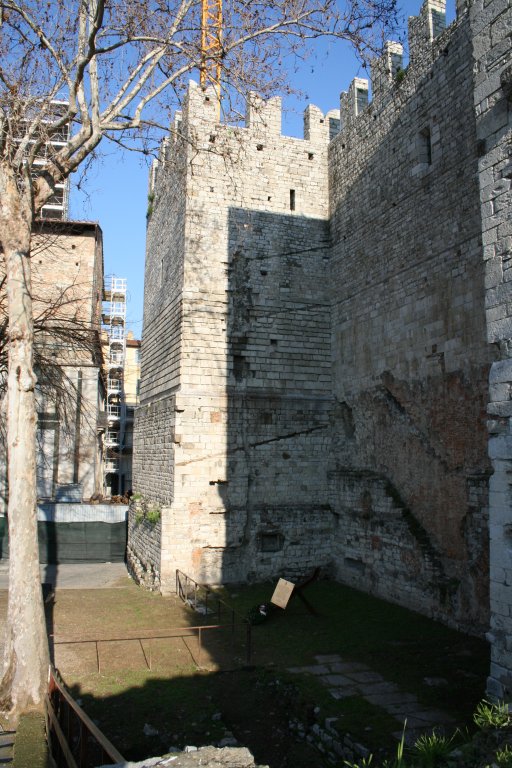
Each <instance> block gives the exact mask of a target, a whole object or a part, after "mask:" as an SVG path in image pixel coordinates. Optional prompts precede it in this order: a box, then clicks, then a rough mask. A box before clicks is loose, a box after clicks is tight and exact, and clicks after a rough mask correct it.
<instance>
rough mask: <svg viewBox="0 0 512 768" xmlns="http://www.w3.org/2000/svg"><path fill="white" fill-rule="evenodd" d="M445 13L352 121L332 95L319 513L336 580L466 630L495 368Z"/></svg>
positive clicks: (453, 31) (476, 586)
mask: <svg viewBox="0 0 512 768" xmlns="http://www.w3.org/2000/svg"><path fill="white" fill-rule="evenodd" d="M443 10H444V9H443V8H442V6H441V5H440V3H438V2H436V3H435V4H433V3H431V2H427V3H426V4H425V5H424V6H423V9H422V12H421V15H420V16H419V17H418V18H415V19H412V20H411V24H410V44H411V61H410V64H409V67H408V68H407V70H406V71H405V72H403V71H402V72H400V58H399V57H400V47H399V46H397V45H389V46H388V48H387V50H386V52H385V54H384V57H383V60H382V61H381V62H378V63H377V64H376V65H375V66H374V68H373V70H372V71H373V72H374V73H377V74H378V80H377V88H376V89H375V88H374V99H373V101H372V103H371V104H370V106H369V107H368V108H367V109H366V110H365V111H364V112H362V113H360V114H358V115H356V114H355V111H356V106H357V101H356V99H355V97H354V96H353V95H352V96H351V94H350V93H349V95H348V96H345V97H343V99H342V123H343V125H344V128H343V130H342V131H341V133H340V135H339V136H338V137H337V138H336V139H335V140H334V141H333V142H332V144H331V146H330V163H329V170H330V181H331V215H332V220H331V223H332V237H333V242H334V246H333V257H334V258H333V283H334V284H335V286H336V289H335V293H334V299H333V329H332V332H333V345H334V346H333V366H334V368H333V378H334V391H335V395H336V398H337V400H338V402H339V403H340V407H339V410H338V411H337V416H336V423H335V426H334V434H333V449H334V456H335V461H336V469H335V472H334V478H335V480H334V488H335V490H334V493H333V499H332V505H333V508H334V510H335V511H336V512H337V513H338V514H339V515H340V531H342V532H343V533H342V536H341V538H340V551H339V556H338V558H337V559H336V562H337V565H338V571H337V572H338V575H339V577H340V578H341V579H342V580H344V581H347V580H348V581H350V582H351V583H358V584H359V585H360V586H362V587H364V588H365V589H372V591H374V592H376V593H377V594H380V595H382V596H383V597H387V598H391V599H394V600H397V601H398V602H402V603H404V604H406V605H409V606H410V607H413V608H417V609H419V610H422V611H424V612H426V613H430V614H431V615H434V616H438V617H440V618H443V619H444V620H445V621H449V622H451V623H456V624H458V625H459V626H466V627H468V628H469V629H471V630H472V631H480V632H481V631H483V629H484V628H485V626H486V622H487V587H486V584H487V568H488V561H487V535H486V528H487V509H486V507H487V499H486V478H487V476H488V474H489V469H490V468H489V463H488V460H487V457H486V431H485V422H484V418H483V414H484V409H485V403H486V399H487V394H486V390H487V371H488V367H489V364H490V362H491V360H492V356H491V351H490V348H489V347H488V345H487V340H486V336H485V319H484V277H483V265H482V260H481V248H480V205H479V200H478V189H477V182H476V175H475V172H476V167H477V154H476V153H477V138H476V133H475V126H474V118H473V110H472V92H473V82H472V61H471V38H470V28H469V22H468V18H467V16H464V17H461V18H460V19H459V20H458V21H457V22H455V23H454V24H453V25H452V26H451V27H450V29H448V30H446V31H442V30H443V24H442V20H441V19H440V18H439V14H440V13H441V11H443ZM435 31H437V32H439V31H440V34H439V36H438V37H437V38H436V39H434V40H433V39H432V37H433V34H434V32H435ZM364 90H365V86H364V81H356V83H355V84H354V86H353V88H352V92H354V91H359V92H363V91H364ZM368 472H369V473H370V474H369V475H368V474H367V473H368ZM347 474H348V476H349V477H350V478H351V482H350V486H351V491H350V494H348V497H347V493H346V490H345V489H346V477H347ZM389 497H391V498H392V499H395V501H396V505H397V508H396V509H395V508H392V509H391V510H390V511H388V512H385V507H386V505H389ZM364 507H366V508H367V509H368V510H369V511H368V513H367V515H366V516H365V514H363V512H362V508H364ZM354 574H356V575H354Z"/></svg>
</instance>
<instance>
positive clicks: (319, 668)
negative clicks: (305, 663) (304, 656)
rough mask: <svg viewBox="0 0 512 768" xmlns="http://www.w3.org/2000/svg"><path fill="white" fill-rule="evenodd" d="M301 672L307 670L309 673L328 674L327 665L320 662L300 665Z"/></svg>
mask: <svg viewBox="0 0 512 768" xmlns="http://www.w3.org/2000/svg"><path fill="white" fill-rule="evenodd" d="M299 669H300V671H301V672H307V673H308V674H309V675H328V674H329V672H330V669H329V667H325V666H323V665H322V664H316V666H314V667H300V668H299Z"/></svg>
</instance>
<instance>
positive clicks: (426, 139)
mask: <svg viewBox="0 0 512 768" xmlns="http://www.w3.org/2000/svg"><path fill="white" fill-rule="evenodd" d="M419 160H420V163H425V164H426V165H432V138H431V135H430V128H424V129H423V130H422V131H421V132H420V158H419Z"/></svg>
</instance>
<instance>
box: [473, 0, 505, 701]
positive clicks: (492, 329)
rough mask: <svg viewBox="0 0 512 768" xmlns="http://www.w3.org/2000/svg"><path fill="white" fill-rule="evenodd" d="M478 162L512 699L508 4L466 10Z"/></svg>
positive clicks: (494, 689)
mask: <svg viewBox="0 0 512 768" xmlns="http://www.w3.org/2000/svg"><path fill="white" fill-rule="evenodd" d="M469 16H470V22H471V31H472V35H473V56H474V59H475V91H474V109H475V114H476V131H477V139H478V148H479V154H480V159H479V163H478V178H479V184H480V199H481V202H482V206H481V211H482V243H483V256H484V264H485V287H486V296H485V299H486V317H487V335H488V341H489V342H490V343H491V344H494V345H495V346H496V347H497V349H498V350H499V359H498V360H497V361H496V362H495V363H493V365H492V368H491V372H490V377H489V382H490V388H489V395H490V396H489V405H488V413H489V417H490V421H489V432H490V439H489V455H490V458H491V461H492V466H493V470H494V474H493V476H492V477H491V480H490V494H489V522H490V560H491V569H490V597H491V628H490V632H489V639H490V641H491V647H492V656H491V672H490V677H489V680H488V691H489V693H490V694H491V695H493V696H497V697H499V698H504V699H506V700H510V696H511V695H512V595H511V592H512V589H511V587H512V562H511V558H510V552H511V550H510V533H511V528H510V526H511V521H512V515H511V500H512V493H511V483H512V479H511V478H512V442H511V437H510V434H511V427H512V422H511V416H512V403H511V391H512V389H511V388H512V343H511V340H512V313H511V302H510V296H511V282H510V280H511V277H512V270H511V268H510V265H511V264H512V191H511V188H512V37H511V34H510V31H511V29H512V6H511V4H510V2H507V0H490V2H485V3H484V2H481V1H480V0H476V2H474V3H472V4H471V6H470V9H469Z"/></svg>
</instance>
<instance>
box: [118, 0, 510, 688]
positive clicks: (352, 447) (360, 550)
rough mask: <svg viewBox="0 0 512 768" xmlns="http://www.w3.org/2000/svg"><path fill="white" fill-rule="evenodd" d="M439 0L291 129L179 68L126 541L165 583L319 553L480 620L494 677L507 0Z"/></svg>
mask: <svg viewBox="0 0 512 768" xmlns="http://www.w3.org/2000/svg"><path fill="white" fill-rule="evenodd" d="M444 10H445V9H444V4H443V3H442V2H439V1H438V0H426V2H425V3H424V5H423V7H422V10H421V12H420V14H419V16H418V17H413V18H412V19H410V24H409V48H410V60H409V64H408V66H407V68H404V65H403V62H402V50H401V47H400V46H399V45H398V44H396V43H390V44H388V45H387V46H386V48H385V51H384V54H383V56H382V58H381V59H379V60H377V61H376V62H374V66H373V67H372V100H371V102H369V100H368V89H369V88H368V82H367V81H365V80H362V79H359V78H356V79H355V80H354V82H353V83H352V85H351V87H350V89H349V91H348V93H346V94H342V97H341V103H340V111H339V112H337V111H332V112H329V113H328V114H327V115H323V114H322V113H321V112H320V110H318V109H317V108H315V107H312V106H310V107H309V108H308V110H307V111H306V113H305V120H304V125H305V129H304V139H302V140H301V139H294V138H290V137H286V136H282V135H281V130H280V124H281V114H280V103H279V100H278V99H273V100H270V101H269V102H267V103H261V102H258V100H257V99H256V98H255V99H254V100H253V102H252V103H251V104H250V105H249V108H248V113H247V116H246V123H245V127H244V128H233V127H229V126H225V125H219V124H218V122H217V118H216V104H215V94H214V93H213V91H206V92H203V91H201V90H200V89H199V88H197V87H194V86H193V85H191V87H190V89H189V92H188V96H187V101H186V103H185V106H184V110H183V114H182V115H181V114H178V115H177V117H176V121H175V125H174V126H173V130H172V131H171V135H170V137H169V139H168V140H167V141H166V142H165V144H164V146H163V148H162V154H161V158H160V161H159V163H158V164H157V166H156V168H155V169H154V171H153V174H152V180H151V185H152V186H151V192H152V194H153V195H154V199H153V205H152V212H151V217H150V221H149V224H148V240H147V255H146V275H145V307H144V327H143V337H142V348H143V361H142V372H141V393H140V407H139V409H138V411H137V416H136V430H135V450H134V490H135V491H137V492H138V493H139V494H140V495H141V497H142V499H143V500H144V499H145V500H147V503H148V504H149V503H151V504H152V505H154V504H158V505H159V508H160V510H161V519H160V522H159V523H158V524H157V525H154V526H145V527H144V528H143V529H141V527H140V526H139V527H136V526H135V525H134V523H133V515H132V522H131V524H130V528H131V531H132V535H131V539H130V541H129V560H130V562H131V563H132V568H133V570H134V572H136V573H137V574H138V575H139V577H140V578H141V580H142V581H146V582H148V581H151V582H152V583H153V584H154V585H156V586H158V587H159V588H161V589H162V590H164V591H165V590H169V589H172V588H173V585H174V572H175V569H176V568H180V569H182V570H184V571H185V572H187V573H189V574H190V575H192V576H193V577H194V578H196V579H197V580H199V581H206V582H210V583H212V582H213V583H218V582H228V581H246V580H253V579H262V578H267V577H272V578H275V577H276V576H278V575H286V576H288V577H290V578H292V579H293V578H295V577H297V576H298V575H299V574H303V573H305V572H306V571H308V570H309V569H311V568H313V567H315V566H323V567H324V568H326V569H329V571H330V573H331V574H332V575H333V576H334V577H335V578H338V579H340V580H342V581H344V582H346V583H349V584H353V585H354V586H357V587H359V588H361V589H365V590H367V591H370V592H373V593H374V594H377V595H380V596H382V597H384V598H386V599H390V600H393V601H396V602H398V603H401V604H403V605H405V606H408V607H410V608H413V609H415V610H418V611H421V612H423V613H425V614H427V615H430V616H432V617H435V618H438V619H441V620H443V621H445V622H447V623H449V624H451V625H452V626H456V627H458V628H460V629H464V630H466V631H470V632H473V633H476V634H483V633H484V632H486V631H487V630H488V628H489V622H491V634H490V635H489V636H490V638H491V640H492V642H493V654H494V659H493V667H492V670H491V677H490V682H489V688H490V690H492V691H494V692H496V693H497V694H499V695H507V693H508V692H509V691H510V690H511V688H512V686H511V682H510V670H512V658H511V657H510V655H509V651H508V644H509V638H510V629H512V627H509V626H508V624H507V622H508V621H509V618H508V617H509V607H510V605H511V604H512V596H511V595H510V586H509V585H510V583H511V578H512V569H511V564H510V563H509V555H508V551H509V550H508V548H507V544H506V542H507V535H508V533H507V531H508V527H507V526H509V524H510V520H511V508H510V507H511V505H510V495H509V493H510V491H509V486H508V480H507V478H508V474H507V472H508V469H509V462H510V459H511V455H510V454H511V451H512V448H511V447H510V441H509V438H508V437H507V435H508V431H509V416H510V414H509V410H508V409H509V407H510V406H509V395H508V393H509V391H510V384H509V382H510V363H509V360H510V342H509V339H510V319H509V314H508V310H507V307H508V306H510V300H509V299H510V289H509V287H508V284H507V282H508V272H507V259H508V258H509V257H510V242H511V234H512V233H511V232H510V217H511V201H510V183H511V181H510V178H511V176H510V155H509V152H510V145H511V122H512V117H511V114H512V112H511V102H510V98H511V91H512V86H511V84H510V83H511V72H510V55H511V41H510V36H509V35H508V33H507V29H508V30H509V29H510V25H511V23H512V19H511V11H510V9H509V8H508V6H506V4H505V5H503V4H500V3H499V2H495V3H492V2H491V3H490V4H487V5H486V7H485V9H484V7H483V3H478V2H474V3H472V4H471V5H470V7H466V6H463V4H462V3H461V4H460V6H459V8H458V9H457V19H456V20H455V22H454V23H453V24H451V25H450V27H449V28H445V23H444V18H445V15H444ZM489 386H490V390H489ZM489 391H490V394H489ZM489 401H491V402H490V404H489ZM487 409H489V411H487ZM488 412H489V413H490V414H491V416H492V420H491V425H490V431H491V434H490V439H489V432H488V426H487V415H488ZM493 472H494V474H493ZM491 475H492V480H491V481H490V477H491ZM489 531H490V534H491V549H490V553H491V562H490V563H489ZM489 574H490V580H491V601H490V602H489Z"/></svg>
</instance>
